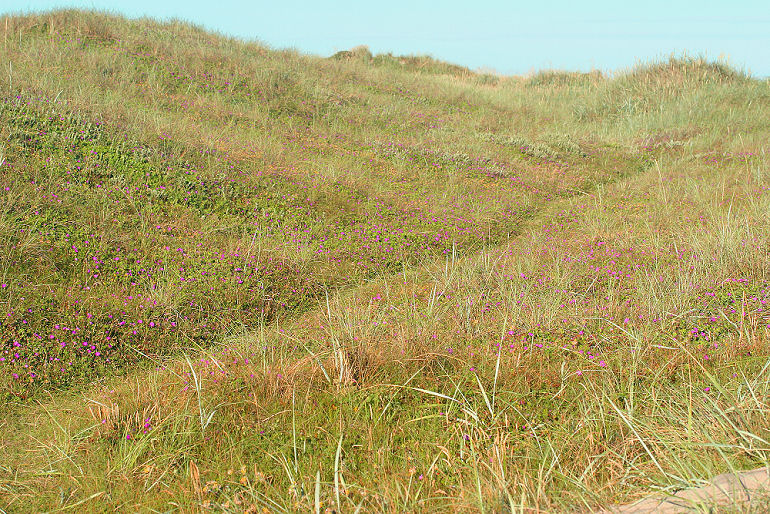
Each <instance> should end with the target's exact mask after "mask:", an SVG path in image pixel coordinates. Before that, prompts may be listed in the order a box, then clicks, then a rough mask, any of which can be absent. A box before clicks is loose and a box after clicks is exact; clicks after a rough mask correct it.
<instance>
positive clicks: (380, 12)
mask: <svg viewBox="0 0 770 514" xmlns="http://www.w3.org/2000/svg"><path fill="white" fill-rule="evenodd" d="M60 7H80V8H87V9H98V10H106V11H110V12H115V13H120V14H123V15H127V16H130V17H141V16H149V17H153V18H159V19H169V18H177V19H181V20H185V21H190V22H193V23H195V24H196V25H200V26H203V27H205V28H207V29H211V30H215V31H217V32H220V33H223V34H227V35H231V36H237V37H239V38H243V39H246V40H257V41H260V42H262V43H264V44H266V45H268V46H270V47H273V48H295V49H297V50H299V51H301V52H303V53H310V54H315V55H322V56H328V55H331V54H333V53H334V52H336V51H338V50H345V49H348V48H351V47H353V46H356V45H368V46H369V48H370V49H371V51H372V52H374V53H381V52H392V53H394V54H405V55H408V54H419V55H431V56H433V57H436V58H438V59H442V60H446V61H449V62H452V63H456V64H460V65H463V66H468V67H469V68H471V69H474V70H478V69H480V70H485V71H496V72H498V73H502V74H526V73H530V72H533V71H537V70H543V69H562V70H576V71H590V70H592V69H600V70H603V71H613V70H623V69H628V68H629V67H631V66H633V65H635V64H636V63H638V62H649V61H650V60H656V59H666V58H668V56H669V55H671V54H675V55H682V54H683V53H686V54H687V55H692V56H705V57H707V58H709V59H711V60H717V59H724V60H727V62H729V63H730V64H732V65H733V66H735V67H737V68H740V69H744V70H746V71H748V72H750V73H751V74H753V75H754V76H757V77H768V76H770V0H733V1H728V0H720V1H714V0H698V1H692V0H641V1H635V2H628V1H625V0H594V1H591V0H583V1H580V0H559V1H556V0H528V1H526V2H523V1H519V0H508V1H505V0H462V1H456V0H444V1H437V0H434V1H424V0H411V1H404V0H389V1H387V2H376V1H367V0H357V1H350V0H338V1H322V0H315V1H313V0H304V1H299V0H269V1H261V0H252V1H247V0H206V1H199V0H131V1H121V0H112V1H109V0H0V14H5V13H9V12H11V13H14V12H30V11H44V10H48V9H52V8H60Z"/></svg>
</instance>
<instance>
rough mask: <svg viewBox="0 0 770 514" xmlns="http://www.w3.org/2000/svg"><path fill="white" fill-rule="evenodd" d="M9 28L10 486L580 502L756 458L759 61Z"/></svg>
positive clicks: (5, 185) (487, 505) (460, 506)
mask: <svg viewBox="0 0 770 514" xmlns="http://www.w3.org/2000/svg"><path fill="white" fill-rule="evenodd" d="M0 27H7V30H5V32H4V38H3V42H2V45H1V46H0V53H1V54H2V62H4V63H9V65H8V70H7V73H6V74H4V78H3V80H4V82H2V84H0V87H2V93H1V94H0V119H2V123H0V134H1V137H0V145H2V146H0V162H2V165H0V398H2V399H3V400H4V406H3V407H0V412H2V414H3V416H2V418H1V419H0V434H1V435H0V452H2V455H3V456H4V458H3V459H0V509H5V510H8V511H14V512H15V511H30V512H33V511H40V510H55V509H59V508H65V509H75V510H77V511H100V510H106V511H112V510H116V509H117V510H124V511H136V510H153V509H154V510H158V511H169V510H170V511H182V512H189V511H198V510H213V511H227V512H231V511H232V512H244V511H246V512H261V511H263V510H264V511H268V512H272V511H307V510H316V511H320V510H326V509H330V510H329V511H332V510H333V511H355V510H356V509H358V508H360V509H361V510H363V511H388V512H396V511H404V510H406V511H434V510H453V511H463V512H467V511H482V512H486V511H493V512H500V511H502V512H513V511H519V510H524V511H581V510H591V509H596V508H599V507H601V506H604V505H609V504H611V503H618V502H622V501H627V500H631V499H634V498H637V497H641V496H643V495H645V494H647V493H649V492H650V491H652V490H658V489H662V490H663V491H671V490H676V489H681V488H683V487H687V486H690V485H697V484H698V483H699V482H700V481H701V480H703V479H708V478H709V477H711V476H713V475H717V474H719V473H722V472H724V471H729V470H732V469H744V468H751V467H756V466H759V465H766V464H767V460H768V451H770V450H769V449H770V442H768V437H770V422H768V419H770V418H769V417H768V414H770V407H769V401H768V393H770V383H769V382H768V376H769V374H770V365H768V363H769V362H770V361H769V360H768V357H770V351H769V350H768V339H769V338H770V313H769V311H768V309H769V308H770V307H769V306H768V301H769V300H770V167H769V164H770V163H768V157H767V156H766V152H767V151H768V150H769V148H768V141H770V124H768V122H767V120H768V119H770V84H768V83H767V82H766V81H764V82H763V81H758V80H755V79H752V78H750V77H747V76H745V75H743V74H741V73H739V72H736V71H734V70H732V69H730V68H727V67H725V66H724V65H722V64H718V63H709V62H705V61H702V60H696V59H672V60H670V61H668V62H662V63H657V64H650V65H646V66H640V67H637V68H635V69H633V70H630V71H628V72H624V73H619V74H617V75H616V76H614V77H611V78H608V77H603V76H602V75H600V74H569V73H561V72H542V73H539V74H537V75H534V76H533V77H530V78H520V77H492V76H489V75H478V74H474V73H471V72H469V71H467V70H465V69H463V68H460V67H457V66H453V65H450V64H446V63H440V62H437V61H433V60H430V59H429V58H415V57H409V58H399V57H394V56H390V55H387V56H371V55H370V54H368V53H367V52H365V51H356V52H351V53H350V54H349V55H348V54H342V55H338V56H336V57H335V58H331V59H320V58H314V57H307V56H303V55H300V54H297V53H294V52H287V51H275V50H271V49H268V48H266V47H263V46H260V45H257V44H247V43H243V42H240V41H236V40H232V39H227V38H224V37H221V36H217V35H213V34H210V33H207V32H204V31H202V30H200V29H197V28H194V27H191V26H188V25H185V24H180V23H167V24H159V23H156V22H154V21H151V20H139V21H131V20H125V19H121V18H116V17H111V16H107V15H103V14H97V13H86V12H79V11H59V12H55V13H51V14H42V15H36V16H27V17H10V18H7V19H3V20H0ZM0 30H2V29H0ZM735 508H739V507H737V506H735ZM740 508H743V507H740ZM755 508H760V509H761V507H760V506H755Z"/></svg>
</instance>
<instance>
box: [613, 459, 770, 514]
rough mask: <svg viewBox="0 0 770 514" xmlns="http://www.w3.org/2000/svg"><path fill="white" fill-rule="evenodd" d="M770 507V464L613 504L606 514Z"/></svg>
mask: <svg viewBox="0 0 770 514" xmlns="http://www.w3.org/2000/svg"><path fill="white" fill-rule="evenodd" d="M762 506H764V507H765V508H768V509H770V467H764V468H758V469H754V470H751V471H743V472H739V473H735V474H733V473H724V474H722V475H719V476H717V477H715V478H714V479H713V480H711V482H709V483H708V485H705V486H703V487H696V488H693V489H684V490H682V491H679V492H677V493H676V494H674V495H671V496H655V497H652V498H645V499H642V500H639V501H637V502H635V503H631V504H628V505H619V506H614V507H610V508H608V509H606V510H604V511H602V514H646V513H648V512H650V513H651V512H655V513H660V514H669V513H675V512H693V511H696V512H714V511H715V510H718V511H721V509H727V510H731V509H734V510H737V511H739V512H746V511H752V512H763V511H764V509H763V508H762Z"/></svg>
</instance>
